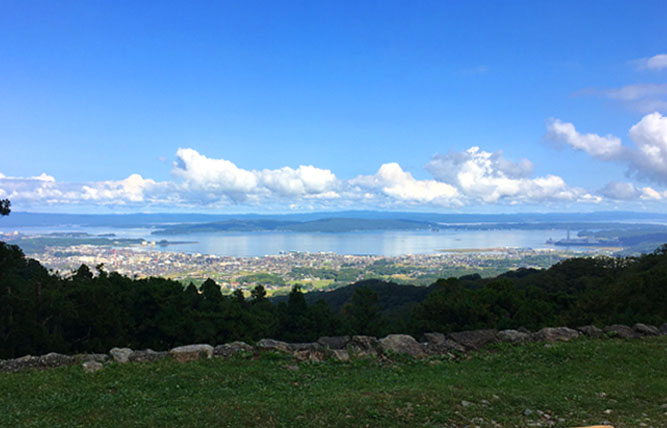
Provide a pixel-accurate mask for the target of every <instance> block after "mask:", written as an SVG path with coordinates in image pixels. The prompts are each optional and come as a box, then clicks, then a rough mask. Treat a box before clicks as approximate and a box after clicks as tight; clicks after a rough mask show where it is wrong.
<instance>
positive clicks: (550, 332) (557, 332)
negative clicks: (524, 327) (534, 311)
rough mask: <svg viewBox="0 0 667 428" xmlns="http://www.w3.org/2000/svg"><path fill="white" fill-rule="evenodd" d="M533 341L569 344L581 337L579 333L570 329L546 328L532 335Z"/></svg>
mask: <svg viewBox="0 0 667 428" xmlns="http://www.w3.org/2000/svg"><path fill="white" fill-rule="evenodd" d="M530 337H531V339H532V340H537V341H545V342H557V341H562V342H567V341H568V340H571V339H574V338H576V337H579V332H578V331H577V330H573V329H571V328H568V327H545V328H543V329H541V330H540V331H538V332H536V333H533V334H531V335H530Z"/></svg>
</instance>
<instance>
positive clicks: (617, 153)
mask: <svg viewBox="0 0 667 428" xmlns="http://www.w3.org/2000/svg"><path fill="white" fill-rule="evenodd" d="M546 137H547V138H548V139H551V140H554V141H559V142H563V143H565V144H567V145H569V146H570V147H572V148H574V149H576V150H580V151H583V152H586V153H588V154H589V155H591V156H594V157H596V158H600V159H604V160H611V159H617V158H619V157H621V156H622V155H623V154H624V148H623V145H622V143H621V140H620V138H617V137H614V136H613V135H607V136H605V137H603V136H600V135H597V134H581V133H579V132H578V131H577V130H576V128H575V127H574V125H573V124H571V123H567V122H562V121H561V120H559V119H551V120H549V122H548V123H547V135H546Z"/></svg>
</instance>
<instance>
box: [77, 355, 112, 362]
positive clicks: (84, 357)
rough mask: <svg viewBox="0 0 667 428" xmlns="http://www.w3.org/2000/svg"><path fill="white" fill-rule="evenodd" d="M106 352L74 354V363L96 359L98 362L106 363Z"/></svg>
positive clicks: (107, 359)
mask: <svg viewBox="0 0 667 428" xmlns="http://www.w3.org/2000/svg"><path fill="white" fill-rule="evenodd" d="M109 359H110V358H109V356H108V355H107V354H76V355H75V356H74V360H75V361H76V363H77V364H78V363H85V362H86V361H96V362H98V363H106V362H108V361H109Z"/></svg>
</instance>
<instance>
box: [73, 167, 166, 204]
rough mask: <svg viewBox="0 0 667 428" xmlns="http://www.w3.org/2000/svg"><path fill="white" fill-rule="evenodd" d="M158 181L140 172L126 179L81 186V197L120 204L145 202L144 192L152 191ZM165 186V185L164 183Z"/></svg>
mask: <svg viewBox="0 0 667 428" xmlns="http://www.w3.org/2000/svg"><path fill="white" fill-rule="evenodd" d="M156 187H158V183H156V182H155V181H154V180H151V179H149V178H143V177H142V176H141V175H139V174H132V175H130V176H129V177H127V178H126V179H124V180H118V181H101V182H96V183H91V184H86V185H83V186H82V187H81V190H82V194H81V199H83V200H92V201H110V202H115V203H119V204H123V203H125V201H129V202H143V201H144V200H145V199H144V194H145V193H150V192H151V191H153V190H154V189H155V188H156ZM162 187H164V185H162Z"/></svg>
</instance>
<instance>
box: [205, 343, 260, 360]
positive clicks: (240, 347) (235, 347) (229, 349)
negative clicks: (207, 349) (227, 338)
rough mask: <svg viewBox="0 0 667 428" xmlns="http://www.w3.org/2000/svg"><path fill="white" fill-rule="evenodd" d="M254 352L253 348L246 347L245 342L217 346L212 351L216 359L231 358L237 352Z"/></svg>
mask: <svg viewBox="0 0 667 428" xmlns="http://www.w3.org/2000/svg"><path fill="white" fill-rule="evenodd" d="M254 351H255V348H253V347H252V346H250V345H248V344H247V343H245V342H240V341H236V342H231V343H225V344H223V345H218V346H216V347H215V348H214V349H213V355H215V356H216V357H225V358H227V357H231V356H232V355H236V354H238V353H239V352H248V353H252V352H254Z"/></svg>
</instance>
